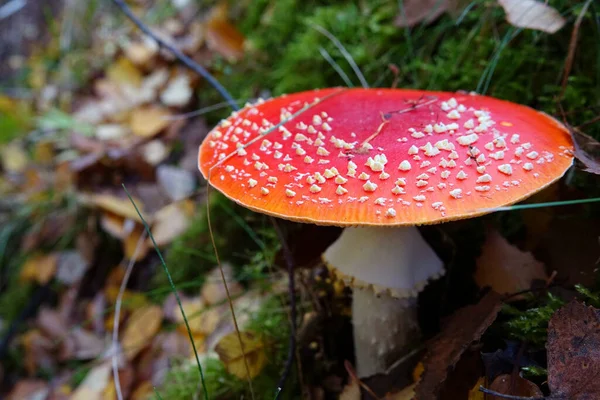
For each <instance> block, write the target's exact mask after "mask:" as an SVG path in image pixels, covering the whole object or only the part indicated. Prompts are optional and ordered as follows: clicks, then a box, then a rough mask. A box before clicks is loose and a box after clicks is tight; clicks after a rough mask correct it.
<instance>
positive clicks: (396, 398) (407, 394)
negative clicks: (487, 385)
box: [384, 383, 471, 400]
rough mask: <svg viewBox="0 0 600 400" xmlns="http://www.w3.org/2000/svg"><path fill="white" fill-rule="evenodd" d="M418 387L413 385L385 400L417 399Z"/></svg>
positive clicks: (386, 397) (390, 395) (388, 396)
mask: <svg viewBox="0 0 600 400" xmlns="http://www.w3.org/2000/svg"><path fill="white" fill-rule="evenodd" d="M416 385H417V384H416V383H413V384H412V385H410V386H407V387H405V388H404V389H402V390H401V391H399V392H396V393H390V394H388V395H386V396H385V398H384V400H412V399H414V397H415V387H416ZM469 400H471V399H469Z"/></svg>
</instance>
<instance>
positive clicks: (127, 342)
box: [121, 305, 163, 360]
mask: <svg viewBox="0 0 600 400" xmlns="http://www.w3.org/2000/svg"><path fill="white" fill-rule="evenodd" d="M162 319H163V313H162V309H161V308H160V307H159V306H156V305H149V306H145V307H141V308H138V309H137V310H135V311H134V312H133V314H131V316H130V317H129V319H128V320H127V324H126V326H125V330H124V332H123V335H122V337H121V346H122V347H123V351H124V352H125V355H126V357H127V359H129V360H131V359H133V358H135V356H136V355H138V353H139V352H140V351H141V350H142V349H143V348H144V347H146V346H147V345H148V344H150V342H151V340H152V338H153V337H154V336H155V335H156V334H157V333H158V331H159V330H160V326H161V324H162Z"/></svg>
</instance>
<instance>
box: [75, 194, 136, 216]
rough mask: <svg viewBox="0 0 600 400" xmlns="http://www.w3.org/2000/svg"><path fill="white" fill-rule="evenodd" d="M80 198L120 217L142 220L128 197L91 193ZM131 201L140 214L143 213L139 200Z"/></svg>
mask: <svg viewBox="0 0 600 400" xmlns="http://www.w3.org/2000/svg"><path fill="white" fill-rule="evenodd" d="M82 200H83V201H84V202H88V203H91V204H92V205H95V206H96V207H98V208H101V209H103V210H105V211H108V212H111V213H113V214H116V215H119V216H121V217H124V218H128V219H132V220H134V221H137V222H140V223H141V222H142V220H141V218H140V216H139V215H138V213H137V211H136V210H135V207H134V205H133V204H132V203H131V201H130V200H129V198H121V197H116V196H113V195H110V194H92V195H88V196H82ZM133 201H134V202H135V204H136V205H137V207H138V209H139V210H140V212H141V213H142V215H144V214H143V213H144V205H143V204H142V202H141V200H139V199H136V198H133ZM144 218H146V216H144Z"/></svg>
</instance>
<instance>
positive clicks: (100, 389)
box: [70, 360, 112, 400]
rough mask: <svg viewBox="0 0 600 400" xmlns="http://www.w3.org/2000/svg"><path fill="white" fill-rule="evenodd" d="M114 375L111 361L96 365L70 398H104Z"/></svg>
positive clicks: (74, 399) (79, 399)
mask: <svg viewBox="0 0 600 400" xmlns="http://www.w3.org/2000/svg"><path fill="white" fill-rule="evenodd" d="M111 376H112V369H111V361H110V360H107V361H105V362H104V363H102V364H99V365H96V366H95V367H94V368H92V369H91V370H90V372H88V374H87V375H86V377H85V379H84V380H83V382H81V384H80V385H79V386H78V387H77V389H75V391H74V392H73V395H72V396H71V398H70V400H103V398H102V397H103V396H102V395H103V393H104V390H105V389H106V387H107V386H108V384H109V382H110V378H111Z"/></svg>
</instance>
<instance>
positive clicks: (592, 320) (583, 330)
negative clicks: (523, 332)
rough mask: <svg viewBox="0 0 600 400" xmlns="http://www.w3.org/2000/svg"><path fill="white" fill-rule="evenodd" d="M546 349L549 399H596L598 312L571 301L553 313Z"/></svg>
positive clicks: (598, 388)
mask: <svg viewBox="0 0 600 400" xmlns="http://www.w3.org/2000/svg"><path fill="white" fill-rule="evenodd" d="M546 349H547V351H548V386H549V387H550V391H551V396H550V397H549V399H552V400H559V399H560V400H567V399H568V400H587V399H590V400H591V399H598V398H600V379H598V376H600V310H598V309H596V308H594V307H591V306H585V305H583V304H582V303H579V302H577V301H575V300H573V301H571V302H570V303H568V304H567V305H565V306H564V307H562V308H561V309H559V310H558V311H556V312H555V313H554V315H553V316H552V318H550V322H549V324H548V342H547V344H546Z"/></svg>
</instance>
